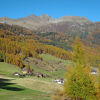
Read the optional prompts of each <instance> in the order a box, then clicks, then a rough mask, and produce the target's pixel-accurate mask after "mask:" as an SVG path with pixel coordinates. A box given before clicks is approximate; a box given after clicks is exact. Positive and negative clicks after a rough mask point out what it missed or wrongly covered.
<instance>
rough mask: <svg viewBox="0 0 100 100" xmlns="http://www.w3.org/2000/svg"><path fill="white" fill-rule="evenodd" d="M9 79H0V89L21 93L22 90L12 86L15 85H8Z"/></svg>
mask: <svg viewBox="0 0 100 100" xmlns="http://www.w3.org/2000/svg"><path fill="white" fill-rule="evenodd" d="M10 80H11V79H4V78H0V89H5V90H10V91H23V90H24V89H22V88H19V87H17V86H14V85H15V83H10Z"/></svg>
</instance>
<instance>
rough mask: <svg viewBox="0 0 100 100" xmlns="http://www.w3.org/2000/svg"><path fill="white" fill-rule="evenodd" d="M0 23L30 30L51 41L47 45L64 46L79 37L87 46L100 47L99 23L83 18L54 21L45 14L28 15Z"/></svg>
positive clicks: (62, 18)
mask: <svg viewBox="0 0 100 100" xmlns="http://www.w3.org/2000/svg"><path fill="white" fill-rule="evenodd" d="M0 23H6V24H10V25H18V26H21V27H25V28H27V29H28V30H31V33H35V34H37V35H38V36H40V35H41V37H43V38H46V39H49V40H52V41H53V42H52V43H50V42H49V43H48V44H53V45H59V43H61V44H62V43H64V44H66V41H70V42H72V41H73V40H74V39H75V37H76V36H79V37H80V38H81V39H82V40H83V41H85V42H87V41H88V44H91V43H92V44H99V45H100V22H92V21H90V20H88V19H87V18H85V17H79V16H62V17H60V18H58V19H54V18H52V17H50V16H48V15H46V14H44V15H41V16H36V15H30V16H27V17H23V18H19V19H11V18H8V17H1V18H0ZM55 41H56V43H55ZM61 44H60V45H61ZM86 44H87V43H86ZM61 47H62V46H61ZM63 47H65V45H64V46H63Z"/></svg>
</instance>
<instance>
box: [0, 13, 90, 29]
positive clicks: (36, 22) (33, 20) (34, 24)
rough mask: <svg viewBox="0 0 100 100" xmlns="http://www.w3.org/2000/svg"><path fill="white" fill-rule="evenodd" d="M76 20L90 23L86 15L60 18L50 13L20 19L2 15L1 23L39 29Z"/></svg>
mask: <svg viewBox="0 0 100 100" xmlns="http://www.w3.org/2000/svg"><path fill="white" fill-rule="evenodd" d="M66 21H67V22H76V23H80V24H81V23H90V22H91V21H89V20H88V19H86V18H85V17H78V16H63V17H61V18H58V19H54V18H51V17H50V16H48V15H45V14H44V15H41V16H36V15H30V16H27V17H23V18H19V19H11V18H8V17H1V18H0V23H7V24H10V25H12V24H14V25H19V26H23V27H26V28H29V29H37V28H39V27H41V26H44V25H48V24H51V23H52V24H53V23H59V22H66Z"/></svg>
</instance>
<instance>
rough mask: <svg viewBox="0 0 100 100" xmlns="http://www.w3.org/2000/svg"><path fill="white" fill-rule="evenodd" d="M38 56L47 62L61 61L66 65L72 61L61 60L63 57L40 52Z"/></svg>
mask: <svg viewBox="0 0 100 100" xmlns="http://www.w3.org/2000/svg"><path fill="white" fill-rule="evenodd" d="M40 57H42V58H43V60H44V61H47V62H51V61H55V62H61V63H62V64H64V65H66V66H68V65H70V64H71V63H72V62H71V61H70V60H63V59H60V58H57V57H55V56H52V55H49V54H41V55H40Z"/></svg>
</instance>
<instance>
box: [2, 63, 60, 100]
mask: <svg viewBox="0 0 100 100" xmlns="http://www.w3.org/2000/svg"><path fill="white" fill-rule="evenodd" d="M39 70H41V69H39ZM41 71H43V70H41ZM14 72H19V73H21V70H20V69H19V68H18V67H17V66H14V65H11V64H7V63H0V100H51V94H52V93H53V92H54V91H55V90H56V89H62V86H60V85H58V84H56V83H53V82H52V81H51V80H50V79H46V78H45V79H42V78H40V79H38V78H37V77H25V78H17V77H13V76H12V73H14ZM48 80H49V81H48Z"/></svg>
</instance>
